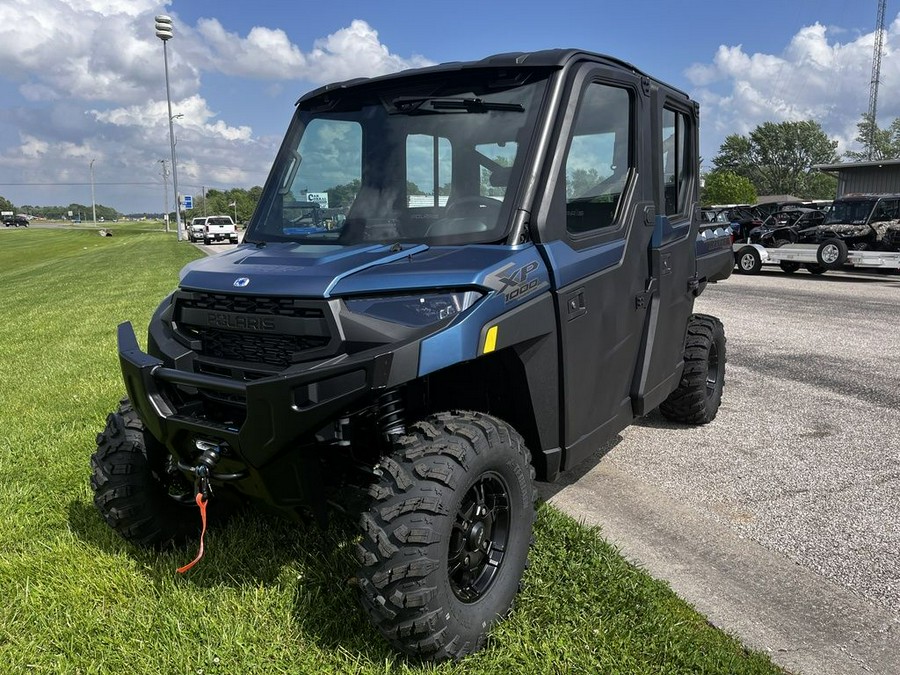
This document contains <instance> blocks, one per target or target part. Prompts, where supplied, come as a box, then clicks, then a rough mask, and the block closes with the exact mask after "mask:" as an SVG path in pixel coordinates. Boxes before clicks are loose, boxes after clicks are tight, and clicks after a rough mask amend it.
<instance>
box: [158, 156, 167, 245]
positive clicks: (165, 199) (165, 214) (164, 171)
mask: <svg viewBox="0 0 900 675" xmlns="http://www.w3.org/2000/svg"><path fill="white" fill-rule="evenodd" d="M159 163H160V164H162V177H163V202H164V203H165V208H166V210H165V211H163V220H164V221H165V223H166V233H167V234H168V232H169V169H168V168H167V167H166V160H164V159H161V160H159Z"/></svg>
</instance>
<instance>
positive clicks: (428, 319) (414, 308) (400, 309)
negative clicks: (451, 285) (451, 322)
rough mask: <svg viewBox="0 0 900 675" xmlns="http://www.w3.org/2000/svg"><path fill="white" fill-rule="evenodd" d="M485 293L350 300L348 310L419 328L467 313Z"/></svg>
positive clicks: (462, 292)
mask: <svg viewBox="0 0 900 675" xmlns="http://www.w3.org/2000/svg"><path fill="white" fill-rule="evenodd" d="M481 296H482V294H481V293H479V292H477V291H457V292H453V293H427V294H418V295H389V296H381V297H375V298H350V299H347V300H345V301H344V302H345V304H346V305H347V309H349V310H350V311H351V312H354V313H355V314H365V315H366V316H371V317H373V318H376V319H381V320H383V321H390V322H392V323H399V324H403V325H404V326H412V327H420V326H427V325H428V324H432V323H437V322H438V321H443V320H444V319H449V318H450V317H452V316H454V315H456V314H459V313H460V312H464V311H465V310H467V309H469V307H471V306H472V305H474V304H475V303H476V302H477V301H478V300H479V299H480V298H481Z"/></svg>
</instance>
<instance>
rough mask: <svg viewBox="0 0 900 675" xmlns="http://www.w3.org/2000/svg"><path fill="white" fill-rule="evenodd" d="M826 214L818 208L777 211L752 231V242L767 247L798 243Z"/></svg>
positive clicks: (819, 223) (821, 221) (820, 222)
mask: <svg viewBox="0 0 900 675" xmlns="http://www.w3.org/2000/svg"><path fill="white" fill-rule="evenodd" d="M824 220H825V214H824V213H823V212H822V211H819V210H818V209H806V208H794V209H785V210H783V211H777V212H775V213H773V214H772V215H771V216H769V217H768V218H766V219H765V220H764V221H763V224H762V225H760V226H759V227H755V228H753V229H752V230H751V231H750V243H751V244H760V245H762V246H765V247H767V248H777V247H779V246H783V245H785V244H796V243H797V242H798V241H800V240H801V239H802V238H804V237H805V231H806V230H808V229H809V228H814V227H817V226H818V225H821V224H822V223H823V222H824ZM801 233H803V234H801Z"/></svg>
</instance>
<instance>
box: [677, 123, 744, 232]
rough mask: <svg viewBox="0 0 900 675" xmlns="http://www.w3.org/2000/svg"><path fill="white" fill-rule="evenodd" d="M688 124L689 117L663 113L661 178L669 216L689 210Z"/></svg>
mask: <svg viewBox="0 0 900 675" xmlns="http://www.w3.org/2000/svg"><path fill="white" fill-rule="evenodd" d="M688 124H689V121H688V117H687V115H685V114H684V113H682V112H676V111H674V110H669V109H668V108H665V109H664V110H663V119H662V139H661V140H662V175H663V187H664V190H665V202H666V215H667V216H671V215H674V214H676V213H684V212H685V211H686V210H687V208H688V204H687V203H686V202H687V200H688V193H687V185H688V180H689V179H690V175H689V168H688V167H689V166H690V164H688V159H689V158H690V155H689V153H690V148H691V146H690V144H689V142H688V128H689V127H688ZM742 218H743V216H742Z"/></svg>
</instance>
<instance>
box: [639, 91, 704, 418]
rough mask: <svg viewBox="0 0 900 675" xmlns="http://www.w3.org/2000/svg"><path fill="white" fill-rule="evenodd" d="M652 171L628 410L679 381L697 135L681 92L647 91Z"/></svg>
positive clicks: (690, 297)
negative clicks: (642, 322)
mask: <svg viewBox="0 0 900 675" xmlns="http://www.w3.org/2000/svg"><path fill="white" fill-rule="evenodd" d="M652 99H653V101H652V106H653V114H652V124H651V130H652V143H651V148H652V155H653V161H652V163H651V167H650V168H651V172H652V173H653V174H654V179H655V180H654V202H655V205H656V209H655V210H656V217H655V219H654V224H653V225H654V226H653V237H652V239H651V242H650V271H649V277H648V289H649V290H650V291H651V293H650V294H649V295H648V297H647V305H648V316H647V328H646V336H645V339H644V342H645V344H646V351H645V353H644V354H643V355H642V357H641V360H640V365H639V371H638V373H637V377H636V379H635V385H634V390H633V392H632V393H633V398H634V405H635V413H636V414H639V415H643V414H645V413H647V412H649V411H651V410H653V409H654V408H656V407H657V406H658V405H659V404H660V403H662V402H663V401H664V400H665V399H666V397H667V396H668V394H669V392H671V391H672V390H673V389H674V388H675V387H676V386H677V384H678V381H679V379H680V378H681V371H682V367H683V358H684V341H685V331H686V328H687V323H688V320H689V318H690V315H691V312H692V309H693V301H694V293H693V289H694V288H696V284H697V280H696V271H697V270H696V238H697V231H698V229H699V226H700V223H699V209H698V204H697V190H698V180H699V176H697V175H696V174H697V166H698V158H697V152H698V147H699V144H698V138H697V136H698V133H697V128H698V127H697V117H698V116H697V109H696V107H695V106H694V105H693V104H692V103H690V102H689V101H687V100H686V99H685V97H684V95H682V94H678V93H674V92H669V91H667V90H666V89H665V88H663V87H661V86H660V87H657V88H654V91H653V95H652Z"/></svg>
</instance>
